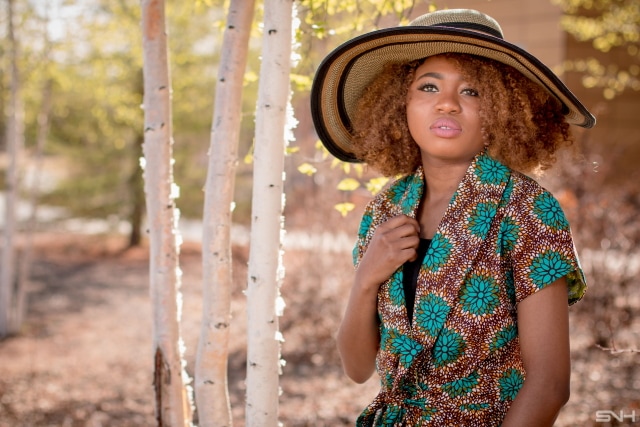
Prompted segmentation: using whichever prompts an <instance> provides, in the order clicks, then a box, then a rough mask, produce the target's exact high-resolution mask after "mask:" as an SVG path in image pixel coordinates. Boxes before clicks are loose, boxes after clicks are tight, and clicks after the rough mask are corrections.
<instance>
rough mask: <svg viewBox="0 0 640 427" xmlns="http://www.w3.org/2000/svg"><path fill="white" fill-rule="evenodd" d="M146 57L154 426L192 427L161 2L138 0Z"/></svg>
mask: <svg viewBox="0 0 640 427" xmlns="http://www.w3.org/2000/svg"><path fill="white" fill-rule="evenodd" d="M141 7H142V33H143V52H144V53H143V57H144V67H143V73H144V100H143V104H144V147H143V151H144V162H143V166H144V189H145V194H146V205H147V218H148V227H149V242H150V244H149V246H150V260H149V279H150V293H151V304H152V312H153V351H154V361H155V364H154V366H155V371H154V388H155V398H156V418H157V421H158V426H163V427H164V426H170V427H177V426H189V425H191V399H190V396H189V393H188V390H187V388H186V387H185V384H184V383H185V380H186V374H185V373H184V371H183V357H182V339H181V337H180V308H181V307H180V305H179V301H180V290H179V288H180V270H179V263H178V253H179V247H180V242H179V238H180V234H179V232H178V229H177V220H178V218H177V216H178V213H177V210H176V207H175V202H174V199H175V198H176V197H177V194H176V193H177V187H176V186H175V184H174V181H173V168H172V161H173V160H172V154H173V153H172V144H173V141H172V124H171V82H170V78H169V61H168V53H167V35H166V30H165V4H164V0H141Z"/></svg>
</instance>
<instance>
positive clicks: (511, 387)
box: [498, 369, 524, 402]
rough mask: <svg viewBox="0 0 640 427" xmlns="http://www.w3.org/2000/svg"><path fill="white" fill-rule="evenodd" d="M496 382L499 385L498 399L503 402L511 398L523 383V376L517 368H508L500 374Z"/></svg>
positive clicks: (513, 397) (514, 396)
mask: <svg viewBox="0 0 640 427" xmlns="http://www.w3.org/2000/svg"><path fill="white" fill-rule="evenodd" d="M498 383H499V385H500V400H501V401H503V402H504V401H507V400H513V399H515V398H516V395H517V394H518V391H520V388H522V384H524V377H523V376H522V374H521V373H520V371H518V370H517V369H509V370H508V371H506V372H504V373H503V374H502V376H501V377H500V379H499V380H498Z"/></svg>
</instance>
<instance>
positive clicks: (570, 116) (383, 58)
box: [311, 26, 595, 162]
mask: <svg viewBox="0 0 640 427" xmlns="http://www.w3.org/2000/svg"><path fill="white" fill-rule="evenodd" d="M447 52H455V53H466V54H471V55H477V56H482V57H485V58H490V59H493V60H496V61H499V62H502V63H504V64H507V65H510V66H512V67H513V68H515V69H517V70H518V71H520V72H521V73H522V74H524V75H525V76H526V77H528V78H529V79H531V80H533V81H534V82H536V83H538V84H539V85H540V86H542V87H543V88H544V89H545V90H547V91H548V92H549V93H550V94H551V95H553V96H554V97H556V98H557V99H558V100H559V101H560V102H561V103H562V105H563V114H564V115H565V117H566V119H567V122H568V123H571V124H574V125H577V126H582V127H585V128H591V127H593V126H594V124H595V117H594V116H593V115H592V114H591V113H590V112H589V111H588V110H587V109H586V108H585V107H584V105H582V103H580V101H579V100H578V98H576V96H575V95H574V94H573V93H572V92H571V91H570V90H569V89H568V88H567V87H566V86H565V84H564V83H563V82H562V81H561V80H560V79H559V78H558V77H557V76H556V75H555V74H554V73H553V71H551V69H549V67H547V66H546V65H544V64H543V63H542V62H541V61H540V60H538V59H537V58H536V57H534V56H533V55H531V54H529V53H528V52H526V51H525V50H524V49H522V48H520V47H518V46H516V45H514V44H511V43H509V42H507V41H505V40H503V39H501V38H498V37H493V36H490V35H486V34H484V33H479V32H477V31H471V30H464V29H458V28H446V27H424V26H406V27H396V28H387V29H382V30H377V31H373V32H371V33H367V34H364V35H361V36H358V37H355V38H354V39H351V40H349V41H348V42H346V43H344V44H342V45H341V46H339V47H338V48H336V49H335V50H334V51H332V52H331V53H330V54H329V55H328V56H327V57H326V58H325V59H324V60H323V62H322V63H321V64H320V66H319V67H318V70H317V72H316V76H315V78H314V81H313V86H312V88H311V115H312V118H313V122H314V125H315V127H316V131H317V133H318V137H319V138H320V140H321V141H322V143H323V144H324V146H325V147H326V148H327V149H328V150H329V152H330V153H331V154H333V155H334V156H335V157H337V158H338V159H340V160H343V161H347V162H360V161H361V159H358V158H357V157H356V156H354V155H353V150H352V148H351V147H352V144H353V137H352V133H351V120H352V118H353V115H354V113H355V109H356V105H357V102H358V100H359V99H360V97H361V95H362V93H363V90H364V89H365V88H366V87H367V85H369V84H370V83H371V81H372V80H373V78H374V77H376V76H377V75H378V74H379V73H380V72H381V71H382V69H383V67H384V66H385V64H387V63H390V62H398V63H403V62H410V61H414V60H417V59H422V58H426V57H429V56H434V55H438V54H442V53H447Z"/></svg>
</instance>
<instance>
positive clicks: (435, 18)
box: [409, 9, 504, 39]
mask: <svg viewBox="0 0 640 427" xmlns="http://www.w3.org/2000/svg"><path fill="white" fill-rule="evenodd" d="M409 26H413V27H447V28H457V29H462V30H471V31H477V32H480V33H485V34H488V35H491V36H494V37H498V38H501V39H504V35H503V33H502V28H501V27H500V24H498V21H496V20H495V19H493V18H492V17H490V16H489V15H485V14H484V13H480V12H478V11H476V10H470V9H444V10H438V11H435V12H430V13H426V14H424V15H422V16H419V17H417V18H416V19H414V20H413V21H411V22H410V23H409Z"/></svg>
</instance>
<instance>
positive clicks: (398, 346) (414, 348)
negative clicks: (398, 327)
mask: <svg viewBox="0 0 640 427" xmlns="http://www.w3.org/2000/svg"><path fill="white" fill-rule="evenodd" d="M389 339H390V341H391V351H392V352H393V353H394V354H397V355H398V356H399V357H400V363H401V364H402V366H404V367H405V368H406V367H409V366H410V365H411V363H413V359H415V358H416V356H417V355H418V354H419V353H420V352H421V351H422V345H420V343H418V342H417V341H414V340H412V339H411V338H409V337H408V336H406V335H402V334H400V333H399V332H396V331H391V332H390V333H389Z"/></svg>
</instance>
